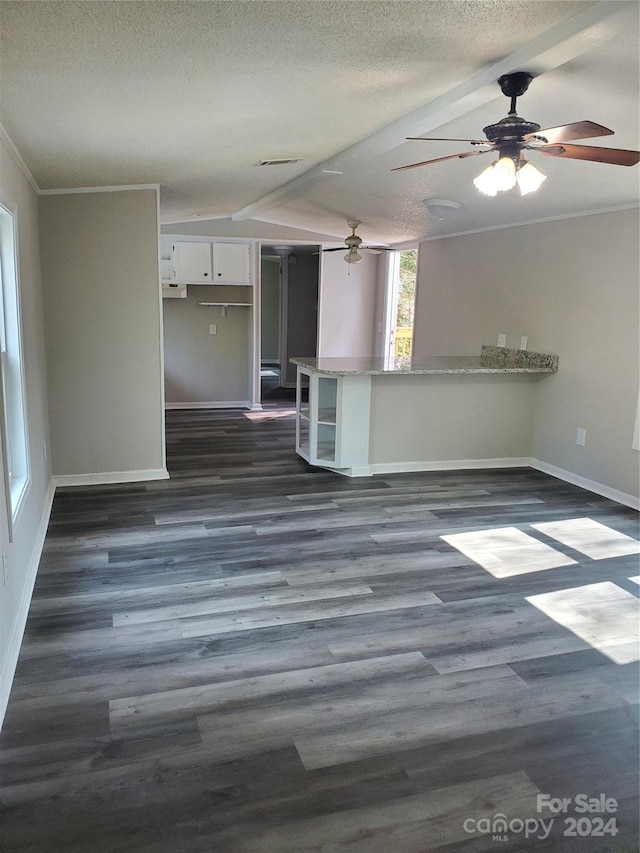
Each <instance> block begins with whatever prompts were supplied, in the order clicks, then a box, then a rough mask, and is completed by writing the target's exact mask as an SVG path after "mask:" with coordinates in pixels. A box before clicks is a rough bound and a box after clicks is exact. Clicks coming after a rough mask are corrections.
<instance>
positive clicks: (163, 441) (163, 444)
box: [156, 188, 187, 470]
mask: <svg viewBox="0 0 640 853" xmlns="http://www.w3.org/2000/svg"><path fill="white" fill-rule="evenodd" d="M156 232H157V235H158V246H157V248H158V282H159V283H160V287H159V289H158V323H159V326H158V329H159V339H158V347H159V356H160V377H159V379H160V411H159V412H158V417H159V418H160V458H161V462H162V467H163V469H165V470H166V467H167V436H166V425H165V418H164V398H165V381H164V306H163V304H162V300H163V298H164V292H163V284H162V246H161V245H160V188H158V189H157V190H156ZM184 289H185V295H186V291H187V286H186V285H185V287H184Z"/></svg>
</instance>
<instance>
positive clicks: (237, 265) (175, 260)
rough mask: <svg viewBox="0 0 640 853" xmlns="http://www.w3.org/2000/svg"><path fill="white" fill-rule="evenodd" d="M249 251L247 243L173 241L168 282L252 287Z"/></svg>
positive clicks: (249, 247)
mask: <svg viewBox="0 0 640 853" xmlns="http://www.w3.org/2000/svg"><path fill="white" fill-rule="evenodd" d="M250 251H251V246H250V244H249V243H221V242H211V241H187V240H184V241H182V240H176V241H173V242H172V244H171V276H170V280H171V281H174V282H180V283H184V284H251V253H250ZM163 278H164V275H163Z"/></svg>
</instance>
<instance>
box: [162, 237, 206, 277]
mask: <svg viewBox="0 0 640 853" xmlns="http://www.w3.org/2000/svg"><path fill="white" fill-rule="evenodd" d="M171 260H172V262H173V263H172V276H171V278H172V279H173V280H174V281H178V282H186V283H187V284H211V282H212V280H213V276H212V275H211V243H188V242H184V243H183V242H178V241H176V242H175V243H174V244H173V246H172V252H171Z"/></svg>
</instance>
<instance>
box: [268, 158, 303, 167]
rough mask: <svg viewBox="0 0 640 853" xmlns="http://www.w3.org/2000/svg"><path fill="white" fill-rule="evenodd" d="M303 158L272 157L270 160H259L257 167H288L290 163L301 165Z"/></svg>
mask: <svg viewBox="0 0 640 853" xmlns="http://www.w3.org/2000/svg"><path fill="white" fill-rule="evenodd" d="M303 160H304V157H274V158H272V159H271V160H260V162H259V163H258V164H257V165H258V166H288V165H289V164H290V163H301V162H302V161H303Z"/></svg>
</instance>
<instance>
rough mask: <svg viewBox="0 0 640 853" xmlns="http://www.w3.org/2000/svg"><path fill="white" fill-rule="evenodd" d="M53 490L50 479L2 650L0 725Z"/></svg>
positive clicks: (14, 669)
mask: <svg viewBox="0 0 640 853" xmlns="http://www.w3.org/2000/svg"><path fill="white" fill-rule="evenodd" d="M54 494H55V486H54V484H53V482H51V483H49V488H48V489H47V493H46V495H45V498H44V506H43V508H42V514H41V516H40V523H39V524H38V529H37V531H36V534H35V536H34V541H33V548H32V549H31V554H30V556H29V562H28V564H27V567H26V572H25V579H24V586H23V588H22V594H21V596H20V601H19V602H18V609H17V611H16V614H15V616H14V619H13V625H12V626H11V633H10V634H9V642H8V643H7V647H6V649H5V650H4V654H3V655H2V659H1V660H0V728H2V722H3V720H4V715H5V714H6V711H7V705H8V703H9V694H10V693H11V685H12V683H13V676H14V675H15V671H16V666H17V665H18V655H19V654H20V646H21V645H22V637H23V635H24V629H25V627H26V624H27V616H28V614H29V605H30V604H31V596H32V595H33V587H34V585H35V582H36V574H37V572H38V564H39V563H40V556H41V555H42V548H43V547H44V539H45V536H46V534H47V526H48V524H49V517H50V516H51V507H52V505H53V496H54Z"/></svg>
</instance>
